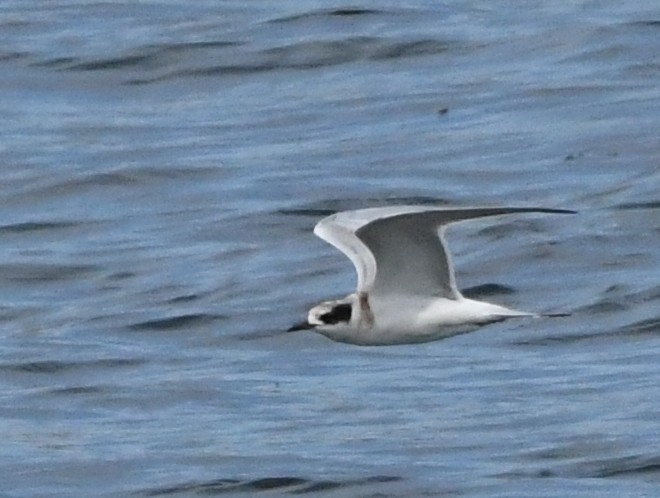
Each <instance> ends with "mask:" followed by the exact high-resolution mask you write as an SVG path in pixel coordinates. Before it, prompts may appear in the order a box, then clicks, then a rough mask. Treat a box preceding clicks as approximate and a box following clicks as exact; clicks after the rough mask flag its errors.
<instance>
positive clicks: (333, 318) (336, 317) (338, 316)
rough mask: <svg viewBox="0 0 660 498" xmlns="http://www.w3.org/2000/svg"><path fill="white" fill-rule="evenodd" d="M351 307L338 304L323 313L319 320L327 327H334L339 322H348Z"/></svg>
mask: <svg viewBox="0 0 660 498" xmlns="http://www.w3.org/2000/svg"><path fill="white" fill-rule="evenodd" d="M351 312H352V309H351V305H350V304H338V305H337V306H335V307H334V308H332V309H331V310H330V311H328V312H327V313H324V314H323V315H321V316H320V317H319V318H320V319H321V321H322V322H323V323H325V324H327V325H334V324H335V323H339V322H350V321H351Z"/></svg>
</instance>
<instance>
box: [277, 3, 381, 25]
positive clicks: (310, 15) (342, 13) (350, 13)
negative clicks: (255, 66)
mask: <svg viewBox="0 0 660 498" xmlns="http://www.w3.org/2000/svg"><path fill="white" fill-rule="evenodd" d="M376 14H386V12H385V11H382V10H377V9H367V8H361V7H344V8H339V9H323V10H316V11H312V12H304V13H302V14H294V15H292V16H285V17H278V18H276V19H271V20H270V21H268V22H269V23H290V22H296V21H304V20H309V19H328V18H334V17H360V16H371V15H376Z"/></svg>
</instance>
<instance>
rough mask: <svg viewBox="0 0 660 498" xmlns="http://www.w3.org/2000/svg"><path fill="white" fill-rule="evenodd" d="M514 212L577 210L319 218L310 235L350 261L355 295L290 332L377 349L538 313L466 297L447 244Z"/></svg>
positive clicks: (380, 212)
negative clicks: (472, 225)
mask: <svg viewBox="0 0 660 498" xmlns="http://www.w3.org/2000/svg"><path fill="white" fill-rule="evenodd" d="M516 213H551V214H568V213H575V211H569V210H565V209H547V208H537V207H501V208H493V207H481V208H448V207H429V206H391V207H379V208H368V209H358V210H355V211H345V212H340V213H336V214H333V215H330V216H328V217H326V218H324V219H322V220H321V221H319V222H318V223H317V225H316V226H315V227H314V233H315V234H316V235H317V236H319V237H320V238H322V239H323V240H325V241H326V242H328V243H329V244H331V245H333V246H335V247H336V248H337V249H339V250H340V251H341V252H343V253H344V254H345V255H346V256H348V258H349V259H350V260H351V262H352V263H353V265H354V266H355V269H356V271H357V290H356V292H354V293H353V294H350V295H348V296H346V297H345V298H343V299H339V300H332V301H324V302H322V303H321V304H318V305H317V306H314V307H313V308H312V309H311V310H310V311H309V313H308V315H307V320H305V321H304V322H302V323H300V324H297V325H294V326H293V327H291V328H290V329H289V331H296V330H304V329H312V330H315V331H316V332H319V333H320V334H323V335H324V336H326V337H328V338H330V339H332V340H335V341H339V342H346V343H350V344H359V345H373V346H377V345H393V344H410V343H421V342H428V341H433V340H437V339H442V338H445V337H449V336H451V335H455V334H458V333H462V332H467V331H469V330H473V329H475V328H477V327H479V326H482V325H486V324H489V323H493V322H499V321H502V320H506V319H508V318H515V317H534V316H541V315H538V314H536V313H528V312H524V311H517V310H513V309H509V308H505V307H503V306H500V305H497V304H492V303H487V302H484V301H477V300H474V299H468V298H466V297H464V296H463V295H462V294H461V292H460V291H459V290H458V287H457V286H456V277H455V275H454V268H453V266H452V262H451V257H450V254H449V251H448V250H447V246H446V244H445V241H444V229H445V227H446V226H448V225H450V224H452V223H457V222H461V221H465V220H471V219H474V218H483V217H487V216H499V215H505V214H516ZM546 316H552V315H546ZM557 316H561V315H557Z"/></svg>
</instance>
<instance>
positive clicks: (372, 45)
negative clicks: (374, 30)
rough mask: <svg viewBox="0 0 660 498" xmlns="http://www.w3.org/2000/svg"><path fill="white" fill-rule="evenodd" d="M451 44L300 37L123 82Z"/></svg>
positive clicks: (370, 57)
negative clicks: (285, 42) (297, 40)
mask: <svg viewBox="0 0 660 498" xmlns="http://www.w3.org/2000/svg"><path fill="white" fill-rule="evenodd" d="M450 46H451V44H450V43H449V42H446V41H441V40H435V39H419V40H400V39H392V38H384V37H383V38H381V37H367V36H359V37H349V38H345V39H341V40H323V41H319V40H314V41H302V42H298V43H293V44H290V45H284V46H280V47H273V48H268V49H265V50H261V51H256V52H249V51H242V52H236V51H229V52H226V53H224V54H217V55H218V57H215V58H214V57H207V58H204V60H203V63H204V65H203V66H199V67H189V68H185V69H178V70H177V69H175V70H171V71H169V72H167V73H165V74H160V75H155V76H151V77H144V78H142V77H138V78H133V79H130V80H127V81H126V84H131V85H140V84H148V83H154V82H159V81H166V80H171V79H178V78H195V77H211V76H232V75H242V74H258V73H263V72H270V71H276V70H310V69H316V68H322V67H329V66H336V65H341V64H348V63H351V62H356V61H361V60H367V61H383V60H391V59H398V58H405V57H417V56H423V55H437V54H441V53H444V52H446V51H447V50H449V48H450Z"/></svg>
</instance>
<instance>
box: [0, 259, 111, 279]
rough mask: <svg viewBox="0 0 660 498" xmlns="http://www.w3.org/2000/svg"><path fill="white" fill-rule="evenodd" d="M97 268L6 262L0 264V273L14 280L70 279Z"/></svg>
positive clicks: (4, 277) (91, 266)
mask: <svg viewBox="0 0 660 498" xmlns="http://www.w3.org/2000/svg"><path fill="white" fill-rule="evenodd" d="M98 270H99V267H97V266H94V265H65V264H55V263H7V264H3V265H0V275H2V278H3V279H5V280H11V281H14V282H34V281H38V282H52V281H60V280H71V279H75V278H78V277H80V276H81V275H87V274H90V273H94V272H96V271H98Z"/></svg>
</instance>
